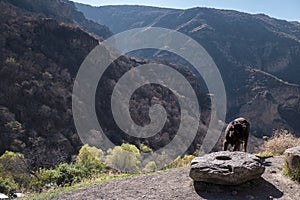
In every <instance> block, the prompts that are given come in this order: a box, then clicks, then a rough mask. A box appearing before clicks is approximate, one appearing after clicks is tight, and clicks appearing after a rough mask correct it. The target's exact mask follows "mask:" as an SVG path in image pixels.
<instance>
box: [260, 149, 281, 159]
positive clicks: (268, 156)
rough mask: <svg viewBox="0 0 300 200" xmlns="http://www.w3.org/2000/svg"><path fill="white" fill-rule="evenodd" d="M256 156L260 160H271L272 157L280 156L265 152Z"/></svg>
mask: <svg viewBox="0 0 300 200" xmlns="http://www.w3.org/2000/svg"><path fill="white" fill-rule="evenodd" d="M255 156H257V157H259V158H270V157H273V156H279V154H274V153H273V152H269V151H264V152H260V153H258V154H255Z"/></svg>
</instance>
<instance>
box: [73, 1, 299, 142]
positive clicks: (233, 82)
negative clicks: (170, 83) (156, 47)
mask: <svg viewBox="0 0 300 200" xmlns="http://www.w3.org/2000/svg"><path fill="white" fill-rule="evenodd" d="M76 6H77V8H78V9H79V10H81V11H82V12H83V13H84V14H85V16H86V17H87V18H89V19H92V20H94V21H96V22H99V23H101V24H104V25H106V26H108V27H109V28H110V29H111V30H112V32H113V33H118V32H121V31H124V30H128V29H131V28H139V27H147V26H153V27H163V28H169V29H173V30H177V31H179V32H182V33H184V34H186V35H188V36H190V37H192V38H193V39H195V40H196V41H198V42H199V43H200V44H201V45H202V46H203V47H204V48H205V49H206V50H207V51H208V53H209V54H210V55H211V56H212V58H213V59H214V61H215V63H216V64H217V66H218V68H219V70H220V72H221V75H222V77H223V80H224V83H225V87H226V92H227V98H228V100H227V102H228V105H227V107H228V115H227V120H228V121H229V120H231V119H233V118H235V117H236V116H244V117H246V118H248V119H249V120H250V122H252V124H251V127H252V130H253V134H254V135H256V136H258V137H261V136H262V135H268V136H270V135H271V134H272V130H273V129H281V128H286V129H288V130H290V131H291V132H294V133H295V134H297V135H298V136H300V129H299V126H298V124H300V121H299V119H300V118H299V116H300V112H299V108H300V98H299V97H300V93H299V84H300V79H299V76H298V74H300V59H299V58H300V23H298V22H288V21H284V20H278V19H274V18H270V17H268V16H266V15H262V14H259V15H250V14H246V13H241V12H237V11H231V10H218V9H209V8H191V9H187V10H179V9H167V8H155V7H145V6H103V7H91V6H87V5H83V4H76ZM134 55H135V56H138V57H147V58H149V57H150V58H155V59H162V60H168V61H170V62H173V63H174V62H175V63H183V64H186V63H185V62H182V61H181V60H178V58H176V57H174V56H173V55H170V54H166V53H165V52H154V53H153V54H150V55H149V53H147V52H146V53H145V52H142V53H141V52H139V53H136V54H134Z"/></svg>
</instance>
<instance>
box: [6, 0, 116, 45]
mask: <svg viewBox="0 0 300 200" xmlns="http://www.w3.org/2000/svg"><path fill="white" fill-rule="evenodd" d="M7 1H8V2H9V3H10V4H12V5H14V6H16V7H19V8H21V9H23V10H26V11H29V12H31V13H36V14H40V15H44V17H48V18H55V19H56V20H58V21H60V22H64V23H73V24H77V25H79V26H80V27H81V28H83V29H85V30H87V31H88V32H90V33H93V34H95V35H97V36H99V37H101V38H104V39H106V38H108V37H109V36H111V35H112V33H111V32H110V30H109V29H108V27H106V26H104V25H101V24H98V23H95V22H93V21H91V20H88V19H86V18H85V17H84V15H83V14H82V13H81V12H79V11H77V9H76V7H75V4H74V3H73V2H71V1H67V0H65V1H64V0H35V1H32V0H22V1H20V0H7Z"/></svg>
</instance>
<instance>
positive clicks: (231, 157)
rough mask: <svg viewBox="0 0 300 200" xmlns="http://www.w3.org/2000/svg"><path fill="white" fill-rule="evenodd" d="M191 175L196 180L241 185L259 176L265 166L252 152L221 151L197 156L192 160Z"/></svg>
mask: <svg viewBox="0 0 300 200" xmlns="http://www.w3.org/2000/svg"><path fill="white" fill-rule="evenodd" d="M191 165H192V167H191V170H190V177H191V178H192V179H193V180H194V181H200V182H208V183H214V184H221V185H239V184H242V183H244V182H246V181H249V180H252V179H255V178H259V177H260V176H261V175H262V174H263V173H264V171H265V167H264V166H263V165H262V164H261V163H260V161H259V159H258V158H257V157H255V156H254V155H252V154H249V153H244V152H229V151H220V152H215V153H210V154H206V155H204V156H202V157H196V158H195V159H193V160H192V162H191Z"/></svg>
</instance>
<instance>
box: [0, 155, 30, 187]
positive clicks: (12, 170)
mask: <svg viewBox="0 0 300 200" xmlns="http://www.w3.org/2000/svg"><path fill="white" fill-rule="evenodd" d="M0 175H1V176H2V177H3V178H5V179H6V178H8V179H12V180H13V181H14V182H15V183H16V184H17V185H18V186H19V187H25V188H27V187H28V186H29V183H30V174H29V171H28V164H27V160H26V159H25V158H24V156H23V155H22V154H20V153H14V152H11V151H5V153H4V154H3V155H2V156H0Z"/></svg>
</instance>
